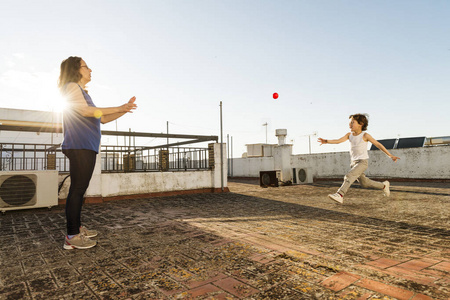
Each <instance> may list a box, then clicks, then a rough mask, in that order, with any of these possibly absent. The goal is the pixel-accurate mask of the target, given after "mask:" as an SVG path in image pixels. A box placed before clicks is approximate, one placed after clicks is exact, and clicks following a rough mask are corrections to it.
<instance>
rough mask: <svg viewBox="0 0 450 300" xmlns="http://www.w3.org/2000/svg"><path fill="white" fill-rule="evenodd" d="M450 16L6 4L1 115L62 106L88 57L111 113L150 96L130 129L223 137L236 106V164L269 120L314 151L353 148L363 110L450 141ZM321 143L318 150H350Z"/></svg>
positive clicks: (391, 127)
mask: <svg viewBox="0 0 450 300" xmlns="http://www.w3.org/2000/svg"><path fill="white" fill-rule="evenodd" d="M449 13H450V2H449V1H437V0H436V1H433V0H430V1H414V0H407V1H406V0H405V1H395V0H389V1H383V0H377V1H375V0H373V1H361V0H358V1H350V0H348V1H339V0H327V1H325V0H323V1H321V0H314V1H312V0H310V1H302V0H298V1H283V0H281V1H262V0H258V1H251V0H248V1H212V0H204V1H196V0H193V1H181V0H180V1H167V0H164V1H162V0H161V1H111V0H110V1H95V0H91V1H77V2H69V1H45V0H44V1H22V0H15V1H3V3H2V9H1V11H0V26H1V28H2V30H1V31H0V41H1V43H0V107H7V108H20V109H38V110H52V109H58V107H59V105H58V103H60V97H59V94H58V91H57V88H56V80H57V77H58V72H59V66H60V63H61V61H62V60H63V59H65V58H67V57H68V56H71V55H75V56H81V57H83V59H84V60H85V61H86V62H87V64H88V65H89V67H90V68H91V69H92V70H93V72H92V81H91V82H90V84H89V91H90V94H91V96H92V98H93V100H94V102H95V103H96V105H97V106H102V107H107V106H117V105H120V104H122V103H123V102H125V101H127V100H128V99H129V98H130V97H131V96H136V97H137V101H136V103H137V104H138V105H139V108H138V110H137V111H136V112H135V113H134V114H129V115H127V116H125V117H123V118H121V119H120V120H119V121H118V128H119V130H128V129H129V128H131V129H132V130H134V131H145V132H165V131H166V122H167V121H169V131H170V132H171V133H186V134H205V135H219V102H220V101H222V102H223V117H224V134H225V137H226V134H229V135H230V136H233V144H234V145H233V146H234V147H233V154H234V156H235V157H240V156H241V154H242V153H243V152H245V151H246V148H245V144H251V143H263V142H265V139H266V133H265V132H266V131H265V130H266V129H265V127H264V126H262V124H264V123H266V122H267V123H268V127H267V129H268V140H269V143H276V137H275V136H274V132H275V129H277V128H286V129H287V130H288V137H287V141H288V142H292V143H294V153H307V152H308V151H309V150H308V137H307V135H309V134H313V133H314V132H317V133H318V136H320V137H323V138H328V139H331V138H339V137H341V136H343V135H344V134H345V133H346V132H348V115H350V114H353V113H358V112H363V113H368V114H369V115H370V123H369V130H368V132H369V133H371V134H372V136H373V137H374V138H376V139H384V138H394V137H411V136H428V137H432V136H443V135H445V136H448V135H450V129H449V128H450V118H449V116H448V111H450V104H449V103H450V101H449V99H448V98H449V95H450V84H449V82H450V75H449V70H450V40H449V36H450V18H449V17H448V16H449ZM274 92H277V93H278V94H279V98H278V99H277V100H274V99H273V98H272V94H273V93H274ZM103 129H109V130H111V129H115V124H114V123H113V124H108V125H105V126H104V127H103ZM316 139H317V138H316V137H312V138H311V141H312V151H313V152H314V153H317V152H329V151H346V150H348V144H347V143H345V144H341V145H324V146H321V147H319V145H318V143H316V142H315V141H316ZM104 142H105V143H107V142H108V141H104ZM156 142H157V141H149V140H146V141H142V143H143V144H152V143H156Z"/></svg>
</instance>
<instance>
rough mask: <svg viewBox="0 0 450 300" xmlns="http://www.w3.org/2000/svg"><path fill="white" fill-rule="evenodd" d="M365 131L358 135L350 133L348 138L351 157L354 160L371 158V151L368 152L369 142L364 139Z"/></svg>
mask: <svg viewBox="0 0 450 300" xmlns="http://www.w3.org/2000/svg"><path fill="white" fill-rule="evenodd" d="M364 133H365V132H364V131H363V132H361V133H360V134H358V135H353V133H350V136H349V137H348V139H349V140H350V145H351V147H350V157H351V158H352V161H355V160H360V159H369V153H368V152H367V143H368V142H366V141H364Z"/></svg>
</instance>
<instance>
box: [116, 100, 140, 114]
mask: <svg viewBox="0 0 450 300" xmlns="http://www.w3.org/2000/svg"><path fill="white" fill-rule="evenodd" d="M134 101H136V97H131V98H130V101H128V102H127V103H125V104H124V105H121V106H120V108H121V109H120V110H121V111H122V112H126V113H128V112H129V113H133V112H132V110H135V109H136V108H137V105H136V104H135V103H134Z"/></svg>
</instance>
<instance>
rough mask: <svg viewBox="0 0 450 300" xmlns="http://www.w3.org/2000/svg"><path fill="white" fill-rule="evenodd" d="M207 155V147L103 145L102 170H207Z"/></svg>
mask: <svg viewBox="0 0 450 300" xmlns="http://www.w3.org/2000/svg"><path fill="white" fill-rule="evenodd" d="M208 157H209V155H208V148H187V147H183V148H181V147H171V148H153V149H146V148H145V147H128V146H102V172H139V171H140V172H151V171H193V170H206V169H208V168H209V161H208Z"/></svg>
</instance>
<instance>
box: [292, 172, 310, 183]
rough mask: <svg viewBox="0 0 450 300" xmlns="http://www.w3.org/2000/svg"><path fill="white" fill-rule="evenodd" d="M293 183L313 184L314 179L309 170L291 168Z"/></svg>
mask: <svg viewBox="0 0 450 300" xmlns="http://www.w3.org/2000/svg"><path fill="white" fill-rule="evenodd" d="M292 172H293V176H292V178H293V181H294V183H296V184H306V183H313V182H314V179H313V176H312V172H311V169H310V168H293V169H292Z"/></svg>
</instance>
